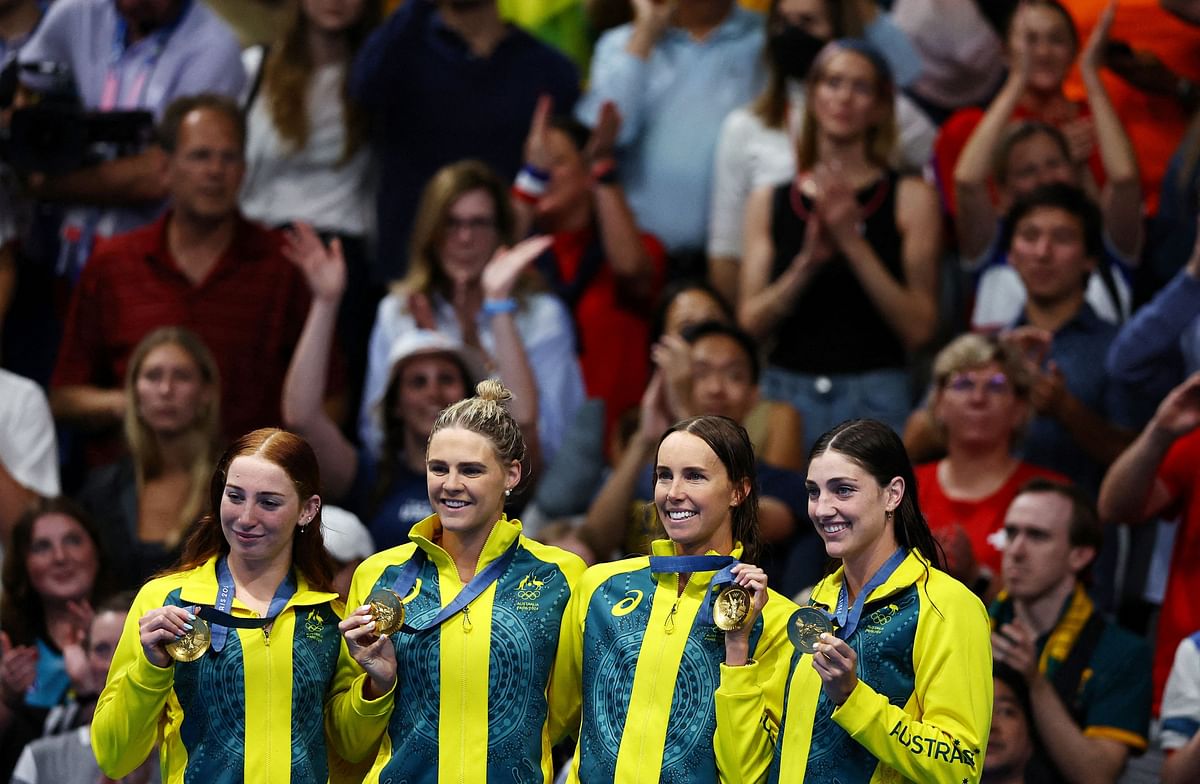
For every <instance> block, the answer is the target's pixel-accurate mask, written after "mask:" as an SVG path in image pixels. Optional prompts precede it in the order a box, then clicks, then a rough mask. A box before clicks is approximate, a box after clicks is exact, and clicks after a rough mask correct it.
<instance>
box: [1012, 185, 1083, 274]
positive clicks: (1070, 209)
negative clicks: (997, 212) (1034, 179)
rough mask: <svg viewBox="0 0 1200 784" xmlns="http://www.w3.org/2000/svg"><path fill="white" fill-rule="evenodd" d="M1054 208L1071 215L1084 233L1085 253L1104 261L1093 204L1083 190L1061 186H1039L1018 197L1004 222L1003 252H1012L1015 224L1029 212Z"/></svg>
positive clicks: (1071, 186) (1070, 186) (1015, 231)
mask: <svg viewBox="0 0 1200 784" xmlns="http://www.w3.org/2000/svg"><path fill="white" fill-rule="evenodd" d="M1050 207H1052V208H1055V209H1059V210H1062V211H1063V212H1066V213H1069V214H1070V215H1073V216H1074V217H1075V218H1076V219H1077V220H1078V221H1079V224H1080V228H1081V229H1082V230H1083V245H1084V251H1085V252H1086V253H1087V255H1088V257H1089V258H1092V259H1095V260H1096V261H1097V262H1103V261H1104V219H1103V218H1102V217H1101V215H1100V208H1099V207H1097V206H1096V202H1094V201H1092V199H1091V198H1090V197H1089V196H1088V195H1087V194H1086V193H1084V191H1083V189H1082V188H1079V187H1076V186H1074V185H1068V184H1066V183H1062V182H1051V183H1046V184H1045V185H1039V186H1038V187H1036V188H1034V189H1033V190H1032V191H1030V192H1029V193H1027V194H1025V195H1024V196H1018V197H1017V199H1016V201H1014V202H1013V205H1012V207H1011V208H1010V209H1009V211H1008V215H1006V216H1005V218H1004V232H1003V234H1002V235H1001V237H1000V242H1001V245H1000V247H1002V248H1003V249H1004V250H1005V251H1009V250H1011V249H1012V243H1013V238H1014V237H1015V236H1016V234H1017V224H1019V223H1020V222H1021V221H1022V220H1024V219H1025V218H1026V217H1028V216H1029V214H1030V213H1031V212H1033V211H1034V210H1037V209H1042V208H1050Z"/></svg>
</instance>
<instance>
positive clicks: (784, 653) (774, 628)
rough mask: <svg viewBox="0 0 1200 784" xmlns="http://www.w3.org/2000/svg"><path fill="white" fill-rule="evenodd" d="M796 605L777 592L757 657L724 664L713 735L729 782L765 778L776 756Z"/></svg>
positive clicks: (721, 768)
mask: <svg viewBox="0 0 1200 784" xmlns="http://www.w3.org/2000/svg"><path fill="white" fill-rule="evenodd" d="M796 609H797V607H796V605H795V604H794V603H793V602H791V601H790V600H788V599H787V598H786V597H784V596H781V595H779V594H777V593H775V592H774V591H772V592H771V593H770V598H769V600H768V601H767V604H766V605H765V606H764V607H763V631H762V635H761V636H760V637H759V640H758V643H757V645H755V647H754V651H753V657H754V659H753V661H751V662H749V663H747V664H746V665H744V666H741V667H730V666H727V665H725V664H722V665H721V683H720V685H719V686H718V687H717V691H716V693H715V695H714V700H715V703H716V714H717V731H716V734H715V735H714V736H713V748H714V751H715V752H716V759H717V771H718V772H719V773H720V776H721V781H722V782H726V784H755V783H756V782H761V781H766V778H767V771H768V770H769V769H770V767H771V762H772V760H774V758H775V745H776V738H777V737H778V734H779V726H780V723H781V721H782V716H783V699H784V693H785V692H786V690H787V682H788V673H789V671H790V668H791V660H792V653H793V652H794V651H795V648H794V647H793V646H792V644H791V641H790V640H789V639H788V637H787V622H788V619H789V618H791V616H792V613H793V612H795V611H796Z"/></svg>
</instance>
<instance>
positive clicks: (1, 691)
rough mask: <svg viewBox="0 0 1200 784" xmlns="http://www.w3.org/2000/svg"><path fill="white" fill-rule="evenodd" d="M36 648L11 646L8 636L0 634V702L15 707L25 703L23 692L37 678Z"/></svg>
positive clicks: (27, 689)
mask: <svg viewBox="0 0 1200 784" xmlns="http://www.w3.org/2000/svg"><path fill="white" fill-rule="evenodd" d="M37 661H38V652H37V648H35V647H34V646H32V645H13V644H12V641H11V640H10V639H9V637H8V634H7V633H5V632H0V701H3V702H4V704H5V705H8V706H10V707H16V706H18V705H20V704H22V703H23V702H24V701H25V692H27V691H29V687H30V686H32V685H33V680H34V678H35V677H36V676H37Z"/></svg>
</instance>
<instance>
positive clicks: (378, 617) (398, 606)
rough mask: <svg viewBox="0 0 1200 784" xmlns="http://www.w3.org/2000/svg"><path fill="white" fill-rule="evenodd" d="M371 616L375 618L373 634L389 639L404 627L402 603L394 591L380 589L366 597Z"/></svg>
mask: <svg viewBox="0 0 1200 784" xmlns="http://www.w3.org/2000/svg"><path fill="white" fill-rule="evenodd" d="M367 604H368V605H369V606H370V608H371V615H372V616H373V617H374V618H375V633H376V634H378V635H379V636H380V637H390V636H392V635H393V634H395V633H396V632H398V631H400V629H401V627H403V626H404V602H402V601H401V600H400V597H399V596H398V595H397V594H396V592H395V591H389V590H388V589H386V588H380V589H378V590H375V591H372V592H371V595H370V596H368V597H367Z"/></svg>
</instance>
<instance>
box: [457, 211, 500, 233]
mask: <svg viewBox="0 0 1200 784" xmlns="http://www.w3.org/2000/svg"><path fill="white" fill-rule="evenodd" d="M495 228H496V219H495V218H482V217H480V218H456V217H454V216H453V215H449V216H447V217H446V233H448V234H453V233H454V232H456V231H458V230H460V229H466V230H467V231H469V232H471V233H472V234H476V233H478V232H483V231H492V230H493V229H495Z"/></svg>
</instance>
